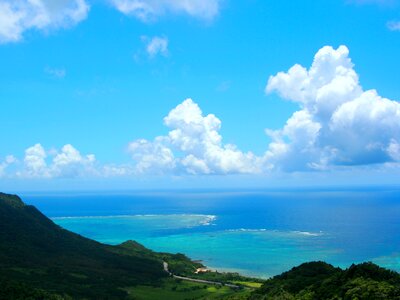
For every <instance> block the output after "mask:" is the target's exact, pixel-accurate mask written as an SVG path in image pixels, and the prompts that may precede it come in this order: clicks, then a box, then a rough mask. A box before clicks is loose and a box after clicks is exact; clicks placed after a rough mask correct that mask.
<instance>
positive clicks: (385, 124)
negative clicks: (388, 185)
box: [266, 46, 400, 170]
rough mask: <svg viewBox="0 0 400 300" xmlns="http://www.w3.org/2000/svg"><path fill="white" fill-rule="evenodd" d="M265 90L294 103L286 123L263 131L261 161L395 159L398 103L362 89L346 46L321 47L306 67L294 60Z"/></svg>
mask: <svg viewBox="0 0 400 300" xmlns="http://www.w3.org/2000/svg"><path fill="white" fill-rule="evenodd" d="M266 92H267V93H271V92H276V93H278V94H279V95H280V96H281V97H282V98H285V99H289V100H291V101H294V102H296V103H298V104H299V106H300V110H299V111H297V112H295V113H294V114H293V115H292V117H291V118H289V120H288V121H287V122H286V125H285V126H284V127H283V128H282V129H281V130H277V131H271V130H268V131H267V133H268V134H269V135H270V136H271V137H272V139H273V142H272V143H271V144H270V146H269V150H268V151H267V153H266V160H268V162H269V163H270V164H272V165H273V166H275V167H276V168H281V169H284V170H301V169H318V168H326V167H327V166H329V165H367V164H373V163H385V162H393V161H396V160H398V159H399V146H398V145H399V141H400V104H399V103H398V102H396V101H392V100H389V99H385V98H382V97H380V96H379V95H378V94H377V92H376V91H375V90H369V91H364V90H363V89H362V87H361V86H360V84H359V80H358V75H357V73H356V72H355V71H354V68H353V64H352V62H351V59H350V58H349V51H348V49H347V48H346V47H345V46H341V47H339V48H338V49H337V50H334V49H333V48H332V47H323V48H322V49H321V50H319V51H318V53H317V54H316V55H315V58H314V62H313V64H312V66H311V67H310V69H308V70H307V69H306V68H304V67H302V66H300V65H294V66H293V67H292V68H290V69H289V71H288V72H286V73H285V72H280V73H278V74H277V75H275V76H271V77H270V78H269V80H268V84H267V87H266Z"/></svg>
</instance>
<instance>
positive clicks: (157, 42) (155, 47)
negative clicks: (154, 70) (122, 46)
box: [142, 36, 168, 57]
mask: <svg viewBox="0 0 400 300" xmlns="http://www.w3.org/2000/svg"><path fill="white" fill-rule="evenodd" d="M142 40H143V41H145V42H146V52H147V54H148V55H149V56H150V57H154V56H156V55H158V54H161V55H163V56H167V55H168V38H166V37H159V36H155V37H152V38H151V39H148V38H147V37H142Z"/></svg>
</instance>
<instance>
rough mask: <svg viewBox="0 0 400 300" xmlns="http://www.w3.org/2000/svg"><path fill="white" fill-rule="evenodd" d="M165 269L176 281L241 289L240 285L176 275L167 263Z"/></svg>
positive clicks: (164, 263) (164, 264) (164, 265)
mask: <svg viewBox="0 0 400 300" xmlns="http://www.w3.org/2000/svg"><path fill="white" fill-rule="evenodd" d="M163 267H164V271H165V272H167V273H168V274H169V275H170V276H172V277H173V278H176V279H180V280H186V281H191V282H197V283H205V284H213V285H219V286H227V287H230V288H233V289H239V288H241V287H240V286H238V285H235V284H230V283H223V282H218V281H209V280H202V279H196V278H190V277H184V276H178V275H174V274H173V273H171V271H170V270H169V269H168V263H167V262H166V261H164V262H163Z"/></svg>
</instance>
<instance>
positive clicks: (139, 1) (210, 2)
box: [110, 0, 221, 21]
mask: <svg viewBox="0 0 400 300" xmlns="http://www.w3.org/2000/svg"><path fill="white" fill-rule="evenodd" d="M110 1H111V4H112V5H114V6H115V8H117V9H118V10H119V11H120V12H122V13H124V14H126V15H131V16H134V17H136V18H138V19H140V20H142V21H149V20H154V19H157V18H158V17H160V16H162V15H165V14H166V13H173V14H186V15H189V16H192V17H196V18H200V19H206V20H211V19H213V18H214V17H215V16H216V15H217V14H218V12H219V9H220V2H221V0H110Z"/></svg>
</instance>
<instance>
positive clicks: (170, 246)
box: [22, 187, 400, 278]
mask: <svg viewBox="0 0 400 300" xmlns="http://www.w3.org/2000/svg"><path fill="white" fill-rule="evenodd" d="M22 197H23V200H24V201H25V202H26V203H28V204H32V205H35V206H36V207H37V208H38V209H40V210H41V211H42V212H43V213H44V214H45V215H47V216H48V217H50V218H52V220H53V221H54V222H55V223H57V224H58V225H60V226H62V227H64V228H66V229H68V230H71V231H73V232H76V233H79V234H81V235H83V236H86V237H88V238H92V239H95V240H97V241H99V242H103V243H108V244H119V243H122V242H124V241H126V240H136V241H138V242H140V243H142V244H143V245H145V246H146V247H148V248H150V249H153V250H155V251H163V252H171V253H178V252H179V253H184V254H186V255H188V256H189V257H190V258H192V259H195V260H201V261H202V262H203V263H204V264H205V265H207V266H208V267H210V268H212V269H217V270H220V271H234V272H240V273H241V274H243V275H248V276H256V277H263V278H268V277H270V276H273V275H276V274H279V273H281V272H283V271H286V270H289V269H290V268H292V267H293V266H296V265H298V264H301V263H303V262H306V261H316V260H323V261H326V262H329V263H331V264H333V265H335V266H340V267H348V266H349V265H351V264H352V263H358V262H363V261H373V262H375V263H377V264H379V265H381V266H383V267H386V268H389V269H393V270H396V271H400V188H398V187H379V188H377V187H375V188H354V189H339V188H338V189H296V190H295V189H292V190H285V191H279V190H269V191H262V190H254V191H249V190H242V191H240V190H236V191H216V190H209V191H204V190H202V191H155V192H148V191H143V192H103V193H101V192H98V193H95V192H91V193H89V192H85V193H83V192H82V193H36V194H34V193H31V194H29V193H26V194H23V195H22Z"/></svg>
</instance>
